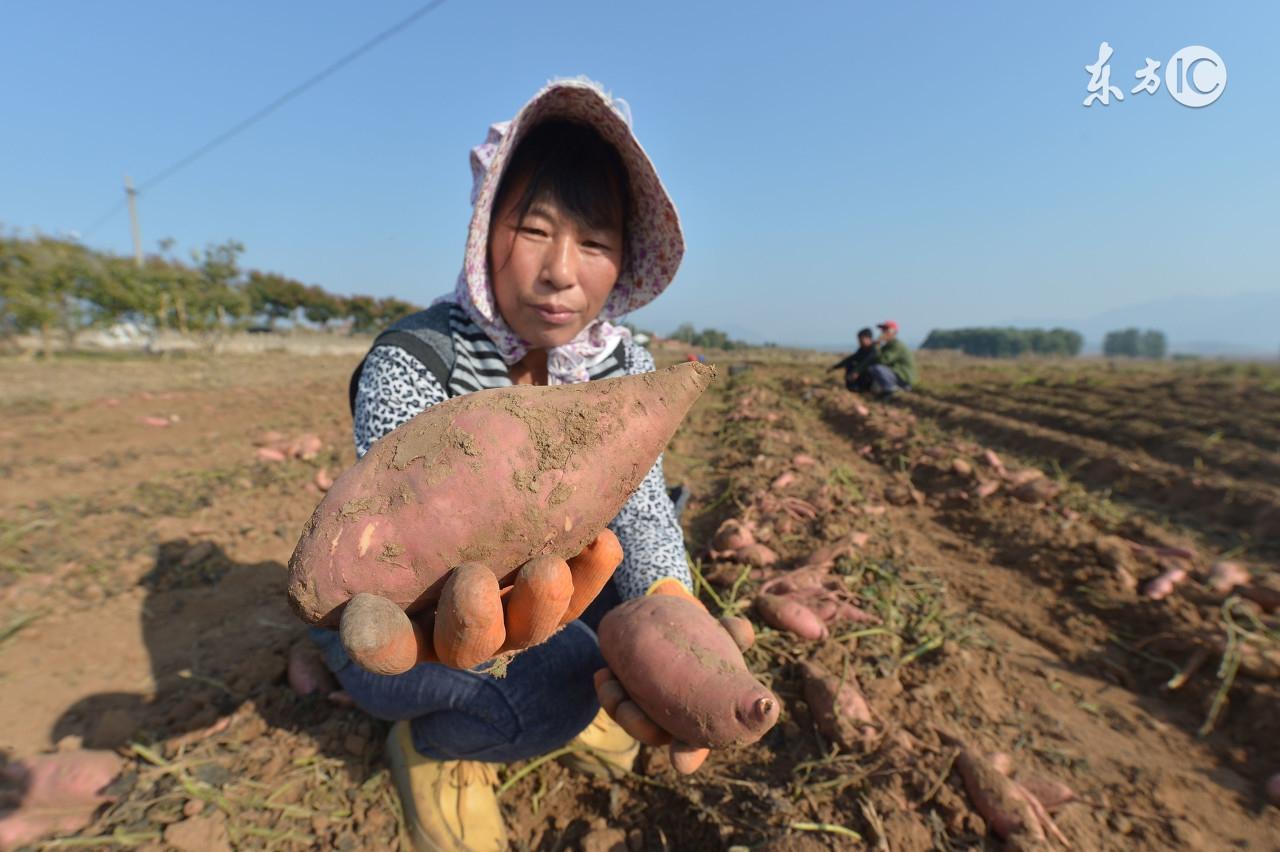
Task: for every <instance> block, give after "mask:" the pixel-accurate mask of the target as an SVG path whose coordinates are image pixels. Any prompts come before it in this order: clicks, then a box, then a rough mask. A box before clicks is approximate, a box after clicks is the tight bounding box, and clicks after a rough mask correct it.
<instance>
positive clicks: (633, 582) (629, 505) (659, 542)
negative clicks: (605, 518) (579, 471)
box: [609, 341, 694, 601]
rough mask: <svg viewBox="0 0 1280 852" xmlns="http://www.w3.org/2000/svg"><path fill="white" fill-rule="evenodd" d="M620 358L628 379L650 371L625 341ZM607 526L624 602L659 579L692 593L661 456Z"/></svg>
mask: <svg viewBox="0 0 1280 852" xmlns="http://www.w3.org/2000/svg"><path fill="white" fill-rule="evenodd" d="M626 354H627V359H626V361H627V373H628V375H633V376H634V375H637V374H639V373H651V372H653V371H654V364H653V356H652V355H650V354H649V353H648V351H646V350H645V349H642V348H641V347H639V346H637V345H635V344H633V343H630V342H629V341H628V343H627V350H626ZM609 528H610V529H611V530H613V532H614V534H615V535H617V536H618V541H619V542H620V543H621V544H622V564H621V565H619V566H618V570H617V572H616V573H615V574H614V575H613V582H614V584H615V585H616V586H617V589H618V594H619V596H620V597H621V598H622V599H623V600H624V601H626V600H631V599H633V598H639V597H643V596H644V595H645V594H646V593H647V592H648V591H649V589H650V588H652V587H653V584H654V583H656V582H658V581H659V580H665V579H674V580H679V581H680V582H681V583H683V584H684V587H685V588H686V589H688V590H689V591H691V592H692V591H694V588H693V575H692V574H691V573H690V571H689V558H688V556H687V555H686V554H685V549H684V533H683V532H681V530H680V522H679V521H678V520H677V519H676V510H675V506H674V505H672V503H671V497H670V496H669V495H668V494H667V480H666V477H665V476H664V475H663V472H662V456H658V461H657V462H656V463H655V464H654V466H653V467H652V468H651V469H650V470H649V473H648V475H646V476H645V478H644V481H643V482H641V483H640V487H639V488H638V489H637V490H636V493H634V494H632V495H631V499H630V500H628V501H627V502H626V505H624V506H623V507H622V511H620V512H619V513H618V516H617V517H616V518H614V519H613V523H611V524H609Z"/></svg>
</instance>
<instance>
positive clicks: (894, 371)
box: [866, 320, 916, 397]
mask: <svg viewBox="0 0 1280 852" xmlns="http://www.w3.org/2000/svg"><path fill="white" fill-rule="evenodd" d="M876 328H878V329H880V339H879V340H877V341H876V350H877V351H876V355H875V359H874V362H873V363H872V364H871V366H869V367H867V369H866V372H867V375H868V376H870V378H871V384H872V387H873V388H874V389H875V392H876V395H877V396H881V397H890V396H893V395H894V394H895V393H897V392H898V391H904V390H911V386H912V385H914V384H915V383H916V359H915V357H914V356H913V355H912V354H911V350H910V349H908V348H907V345H906V344H905V343H903V342H902V341H901V340H899V339H898V324H897V323H896V322H894V321H893V320H885V321H884V322H882V323H879V324H878V325H876Z"/></svg>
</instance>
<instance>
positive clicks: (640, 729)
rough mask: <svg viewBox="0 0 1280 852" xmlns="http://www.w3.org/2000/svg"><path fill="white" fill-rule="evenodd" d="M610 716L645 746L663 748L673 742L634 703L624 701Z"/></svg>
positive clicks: (669, 736)
mask: <svg viewBox="0 0 1280 852" xmlns="http://www.w3.org/2000/svg"><path fill="white" fill-rule="evenodd" d="M610 715H612V716H613V721H615V722H617V723H618V724H619V725H621V726H622V730H624V731H626V732H627V733H628V734H630V735H631V736H633V737H635V738H636V739H637V740H639V741H640V742H642V743H644V744H645V745H650V746H661V745H666V744H668V743H669V742H671V735H670V734H668V733H667V732H666V731H664V730H662V728H659V727H658V725H657V724H656V723H655V722H654V721H653V720H652V719H650V718H649V717H648V716H647V715H646V714H645V712H644V711H643V710H641V709H640V707H639V705H637V704H636V703H635V702H634V701H631V700H627V701H623V702H622V703H621V704H619V705H618V706H617V708H616V709H615V710H614V712H613V713H612V714H610Z"/></svg>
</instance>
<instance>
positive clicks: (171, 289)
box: [0, 234, 418, 343]
mask: <svg viewBox="0 0 1280 852" xmlns="http://www.w3.org/2000/svg"><path fill="white" fill-rule="evenodd" d="M160 246H161V252H162V254H159V255H150V256H148V257H146V258H145V259H144V261H143V263H142V265H141V266H138V265H137V264H136V263H135V262H134V260H133V258H131V257H122V256H119V255H114V254H110V253H107V252H102V251H96V250H94V249H90V248H88V247H86V246H84V245H82V244H80V243H78V242H75V241H72V240H66V239H59V238H55V237H48V236H41V235H35V236H32V237H23V236H19V235H16V234H10V235H5V234H0V334H13V333H24V332H38V333H40V334H41V335H42V336H43V337H44V338H45V339H46V340H48V338H49V336H50V335H51V334H55V333H62V334H64V335H66V337H67V340H68V342H69V343H74V341H75V336H76V334H78V333H79V332H80V331H82V330H85V329H88V328H101V327H105V326H110V325H113V324H115V323H118V322H133V323H136V324H138V325H140V326H144V327H148V328H155V329H175V330H178V331H182V332H189V331H207V330H214V329H221V330H230V329H237V328H246V327H252V326H255V325H259V324H262V323H265V324H267V325H268V326H270V327H274V325H275V323H276V322H277V321H278V320H281V319H285V318H288V319H297V318H298V317H299V316H302V317H305V318H306V319H307V320H309V321H310V322H313V323H316V324H318V325H320V326H328V325H329V324H330V323H333V322H341V323H343V324H344V325H349V327H350V328H351V330H352V331H355V332H369V331H373V330H376V329H378V328H381V327H383V326H386V325H388V324H389V323H391V322H394V321H395V320H396V319H398V318H400V317H402V316H404V315H406V314H409V313H412V312H413V311H415V310H417V309H418V308H417V306H415V305H413V304H411V303H409V302H406V301H404V300H402V299H397V298H394V297H386V298H375V297H373V296H365V295H355V296H341V295H337V294H334V293H330V292H328V291H327V290H325V289H324V288H322V287H319V286H316V285H306V284H303V283H302V282H300V281H295V280H294V279H292V278H289V277H287V276H284V275H280V274H277V273H274V272H262V271H259V270H256V269H251V270H245V269H242V268H241V267H240V263H239V259H240V255H241V254H242V253H243V252H244V245H243V244H241V243H239V242H236V241H235V240H228V241H226V242H224V243H218V244H212V245H209V246H207V247H206V248H204V249H203V250H196V251H193V252H192V253H191V260H190V262H189V263H184V262H182V261H180V260H178V259H176V258H174V257H172V256H169V254H168V253H169V252H170V251H171V249H172V248H173V242H172V241H171V240H163V241H161V244H160Z"/></svg>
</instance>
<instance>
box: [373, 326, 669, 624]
mask: <svg viewBox="0 0 1280 852" xmlns="http://www.w3.org/2000/svg"><path fill="white" fill-rule="evenodd" d="M449 326H450V336H451V337H452V338H453V349H454V357H455V362H454V365H453V372H452V373H451V374H450V376H449V380H448V387H447V388H446V387H443V386H442V385H441V384H440V382H439V380H437V379H436V377H435V376H434V375H432V373H431V372H430V371H429V370H428V369H427V368H426V366H425V365H424V364H423V363H422V362H421V361H419V360H418V359H417V358H415V357H414V356H412V355H410V354H409V353H408V352H406V351H405V350H403V349H401V348H399V347H397V346H376V347H374V349H373V351H371V352H370V353H369V356H368V358H366V360H365V363H364V369H363V371H362V372H361V374H360V380H359V383H358V385H357V388H356V400H355V443H356V454H357V455H358V456H363V455H364V454H365V453H366V452H368V451H369V448H370V447H371V446H373V443H374V442H375V441H377V440H378V439H379V438H381V437H383V436H384V435H386V434H388V433H389V432H391V431H392V430H393V429H395V428H396V427H398V426H399V425H400V424H402V423H404V422H405V421H407V420H409V419H411V418H413V417H414V416H416V415H417V414H420V413H421V412H423V411H425V410H426V409H427V408H429V407H430V406H432V405H435V404H436V403H438V402H443V401H444V400H446V399H450V398H452V397H455V396H462V395H463V394H468V393H474V392H475V391H478V390H484V389H487V388H503V387H510V386H511V374H510V372H509V371H508V369H507V365H506V362H504V361H503V360H502V356H501V355H499V354H498V350H497V348H496V347H495V346H494V345H493V342H492V341H491V340H489V338H488V336H487V335H486V334H485V333H484V332H483V331H481V330H480V328H478V327H477V326H476V325H475V323H473V322H471V320H470V318H468V317H467V315H466V312H465V311H463V310H462V308H460V307H458V306H457V305H454V306H453V308H452V310H451V311H450V316H449ZM653 370H654V364H653V356H652V355H650V354H649V353H648V351H646V350H645V349H644V348H642V347H640V346H638V345H636V344H635V343H633V342H632V341H631V340H630V339H624V340H623V341H622V342H621V343H620V344H618V346H617V347H615V348H614V350H613V351H612V352H610V353H609V354H608V355H606V356H605V357H604V358H603V359H602V360H601V361H599V362H598V363H597V364H594V365H592V366H590V367H589V373H590V375H591V380H592V381H595V380H596V379H608V378H614V377H617V376H628V375H629V376H634V375H637V374H639V373H649V372H653ZM609 528H610V529H611V530H613V532H614V533H615V534H616V535H617V536H618V541H619V542H621V544H622V552H623V557H622V564H621V565H620V566H618V570H617V571H616V572H615V573H614V575H613V582H614V585H615V586H616V587H617V590H618V594H619V596H620V597H621V598H622V599H623V600H630V599H631V598H638V597H641V596H643V595H644V594H645V593H646V592H647V591H648V590H649V589H650V588H651V587H652V586H653V584H654V583H656V582H658V581H659V580H662V579H666V578H672V579H676V580H679V581H680V582H681V583H683V584H684V586H685V588H687V589H692V588H693V578H692V576H691V575H690V573H689V562H688V558H687V556H686V554H685V549H684V536H683V534H682V533H681V531H680V524H679V522H678V521H677V520H676V514H675V507H674V506H672V504H671V498H670V497H668V496H667V490H666V480H665V478H664V477H663V473H662V457H661V456H659V457H658V461H657V463H656V464H654V466H653V468H652V469H651V470H650V471H649V473H648V475H646V476H645V478H644V480H643V481H642V482H641V483H640V487H639V488H638V489H637V490H636V492H635V493H634V494H632V495H631V498H630V499H629V500H628V501H627V503H626V504H625V505H624V506H623V507H622V510H621V511H620V512H618V516H617V517H616V518H614V520H613V522H612V523H610V524H609Z"/></svg>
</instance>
